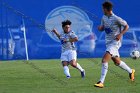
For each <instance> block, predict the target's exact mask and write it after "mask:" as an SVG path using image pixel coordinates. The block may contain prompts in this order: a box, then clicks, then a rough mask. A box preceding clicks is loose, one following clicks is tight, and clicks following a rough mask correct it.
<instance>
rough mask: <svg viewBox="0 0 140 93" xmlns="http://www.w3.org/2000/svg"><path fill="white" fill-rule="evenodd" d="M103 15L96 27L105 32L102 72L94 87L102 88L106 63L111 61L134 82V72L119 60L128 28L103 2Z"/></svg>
mask: <svg viewBox="0 0 140 93" xmlns="http://www.w3.org/2000/svg"><path fill="white" fill-rule="evenodd" d="M102 7H103V12H104V15H103V17H102V20H101V25H100V26H99V27H98V30H99V31H105V36H106V37H105V39H106V52H105V54H104V56H103V58H102V70H101V77H100V80H99V82H97V83H96V84H95V85H94V86H95V87H99V88H103V87H104V80H105V77H106V74H107V71H108V62H109V61H110V59H112V60H113V62H114V63H115V65H116V66H119V67H120V68H122V69H124V70H126V71H127V72H128V73H129V77H130V79H131V81H134V73H135V70H134V69H131V68H130V67H129V66H127V65H126V63H125V62H123V61H122V60H121V59H120V55H119V51H118V50H119V48H120V47H121V41H122V36H123V34H125V32H126V31H127V30H128V28H129V26H128V24H127V22H126V21H125V20H123V19H122V18H120V17H118V16H116V15H115V14H114V13H113V11H112V8H113V5H112V3H111V2H107V1H106V2H104V3H103V4H102Z"/></svg>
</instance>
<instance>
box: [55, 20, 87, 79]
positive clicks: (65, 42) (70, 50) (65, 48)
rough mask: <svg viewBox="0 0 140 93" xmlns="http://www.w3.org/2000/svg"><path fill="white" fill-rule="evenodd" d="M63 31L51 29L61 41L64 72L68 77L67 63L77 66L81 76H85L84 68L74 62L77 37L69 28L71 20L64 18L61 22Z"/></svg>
mask: <svg viewBox="0 0 140 93" xmlns="http://www.w3.org/2000/svg"><path fill="white" fill-rule="evenodd" d="M62 28H63V33H61V34H59V33H58V31H57V30H56V29H53V30H52V31H53V32H54V33H55V34H56V36H57V37H58V38H59V40H60V41H61V45H62V53H61V61H62V65H63V68H64V74H65V75H66V77H67V78H70V77H71V75H70V72H69V68H68V65H69V64H70V65H71V66H72V67H74V68H77V69H78V70H79V71H80V72H81V77H82V78H84V77H85V70H84V69H83V68H82V67H81V66H80V64H78V63H77V62H76V59H77V53H76V47H75V45H74V42H77V41H78V37H77V36H76V35H75V33H74V32H73V31H72V30H71V21H70V20H65V21H63V22H62Z"/></svg>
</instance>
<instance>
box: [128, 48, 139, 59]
mask: <svg viewBox="0 0 140 93" xmlns="http://www.w3.org/2000/svg"><path fill="white" fill-rule="evenodd" d="M130 56H131V58H133V59H138V58H139V57H140V52H139V51H137V50H134V51H132V52H131V53H130Z"/></svg>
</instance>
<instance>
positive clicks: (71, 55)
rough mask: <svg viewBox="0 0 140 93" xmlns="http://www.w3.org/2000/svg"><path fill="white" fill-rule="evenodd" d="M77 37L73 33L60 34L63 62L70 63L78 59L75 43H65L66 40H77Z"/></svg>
mask: <svg viewBox="0 0 140 93" xmlns="http://www.w3.org/2000/svg"><path fill="white" fill-rule="evenodd" d="M76 37H77V35H75V33H74V32H73V31H70V32H69V33H62V34H60V40H61V45H62V49H61V50H62V53H61V61H68V62H70V61H71V60H73V59H75V60H76V59H77V53H76V47H75V45H74V42H69V41H68V42H63V40H64V39H66V40H69V39H70V38H76Z"/></svg>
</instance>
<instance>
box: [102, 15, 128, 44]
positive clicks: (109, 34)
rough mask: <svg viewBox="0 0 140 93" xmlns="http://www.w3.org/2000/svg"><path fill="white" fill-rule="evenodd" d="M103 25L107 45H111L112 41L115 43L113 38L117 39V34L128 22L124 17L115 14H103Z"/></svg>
mask: <svg viewBox="0 0 140 93" xmlns="http://www.w3.org/2000/svg"><path fill="white" fill-rule="evenodd" d="M101 25H103V26H104V30H105V33H106V35H105V37H106V46H108V45H110V43H113V40H114V39H115V37H116V35H118V34H119V33H120V32H121V28H122V27H124V26H126V25H127V22H126V21H125V20H123V19H122V18H120V17H118V16H116V15H115V14H112V15H111V16H109V17H108V16H106V15H103V17H102V20H101ZM118 42H119V47H120V46H121V41H118Z"/></svg>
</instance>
